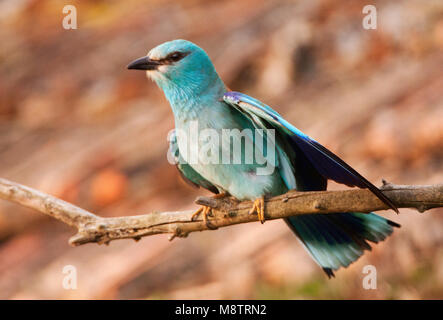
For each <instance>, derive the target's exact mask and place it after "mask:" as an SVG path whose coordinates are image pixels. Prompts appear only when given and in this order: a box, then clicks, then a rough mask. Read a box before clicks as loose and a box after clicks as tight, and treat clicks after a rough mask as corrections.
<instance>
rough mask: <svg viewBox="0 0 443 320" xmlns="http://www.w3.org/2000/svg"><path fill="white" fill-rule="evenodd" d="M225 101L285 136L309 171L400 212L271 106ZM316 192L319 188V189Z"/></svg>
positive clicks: (238, 98)
mask: <svg viewBox="0 0 443 320" xmlns="http://www.w3.org/2000/svg"><path fill="white" fill-rule="evenodd" d="M223 99H224V101H225V102H226V103H228V104H230V105H231V106H233V107H235V108H236V109H237V110H239V111H240V112H242V113H244V114H246V115H248V116H249V117H250V118H251V120H252V121H255V122H257V121H258V122H261V123H262V122H263V121H264V122H266V123H268V124H269V125H271V126H272V127H274V128H275V129H276V130H277V131H278V132H280V133H283V135H285V136H286V139H287V140H288V142H289V143H290V144H291V145H292V146H293V148H294V151H295V152H296V153H297V152H298V153H300V152H301V153H302V154H303V157H304V158H306V159H307V160H308V161H309V164H307V167H309V169H312V168H314V169H315V171H317V172H318V173H319V174H320V175H321V176H322V177H324V178H325V179H331V180H334V181H336V182H338V183H342V184H345V185H347V186H351V187H353V186H356V187H360V188H367V189H369V190H371V191H372V192H373V193H374V194H375V195H376V196H377V197H378V198H379V199H380V200H382V201H383V202H384V203H385V204H387V205H388V206H389V207H390V208H392V209H393V210H394V211H396V212H398V209H397V207H396V206H395V204H394V203H393V202H392V201H391V200H390V199H389V198H387V197H386V196H385V195H384V194H383V193H382V192H381V191H380V190H379V189H378V188H377V187H376V186H374V185H373V184H372V183H370V182H369V181H368V180H366V179H365V178H364V177H363V176H362V175H360V174H359V173H358V172H357V171H355V170H354V169H353V168H352V167H351V166H349V165H348V164H347V163H346V162H344V161H343V160H341V159H340V158H339V157H337V156H336V155H335V154H333V153H332V152H331V151H329V150H328V149H326V148H325V147H323V146H322V145H321V144H319V143H318V142H317V141H315V140H314V139H312V138H310V137H309V136H307V135H306V134H304V133H303V132H301V131H300V130H298V129H297V128H296V127H294V126H293V125H292V124H290V123H289V122H287V121H286V120H285V119H284V118H283V117H282V116H280V115H279V114H278V113H277V112H276V111H274V110H273V109H271V108H270V107H269V106H267V105H265V104H263V103H262V102H260V101H258V100H256V99H254V98H252V97H249V96H247V95H245V94H243V93H240V92H235V91H229V92H227V93H225V94H224V96H223ZM311 171H312V170H311ZM320 180H321V179H320ZM309 189H313V190H315V186H314V188H308V190H309ZM322 189H323V188H322ZM324 189H326V185H324ZM317 190H319V189H318V188H317ZM320 190H321V189H320Z"/></svg>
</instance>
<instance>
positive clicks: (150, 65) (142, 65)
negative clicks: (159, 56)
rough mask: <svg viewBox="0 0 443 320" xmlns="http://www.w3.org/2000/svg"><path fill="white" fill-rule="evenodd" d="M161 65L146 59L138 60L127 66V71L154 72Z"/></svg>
mask: <svg viewBox="0 0 443 320" xmlns="http://www.w3.org/2000/svg"><path fill="white" fill-rule="evenodd" d="M160 65H161V63H160V62H158V61H155V60H151V59H149V58H148V57H142V58H138V59H137V60H134V61H132V62H131V63H130V64H128V69H137V70H156V69H157V68H158V66H160Z"/></svg>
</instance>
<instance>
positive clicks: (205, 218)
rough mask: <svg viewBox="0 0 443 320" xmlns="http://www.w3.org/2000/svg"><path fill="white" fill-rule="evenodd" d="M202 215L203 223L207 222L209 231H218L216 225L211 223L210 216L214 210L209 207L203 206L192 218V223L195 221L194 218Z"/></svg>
mask: <svg viewBox="0 0 443 320" xmlns="http://www.w3.org/2000/svg"><path fill="white" fill-rule="evenodd" d="M200 213H201V214H202V215H203V221H204V222H205V224H206V226H207V227H208V229H212V230H215V229H217V227H215V226H214V225H212V224H211V223H210V222H209V219H208V216H210V215H211V214H212V208H211V207H208V206H201V207H200V208H198V209H197V210H196V211H195V212H194V213H193V214H192V216H191V221H194V218H195V217H197V216H199V215H200Z"/></svg>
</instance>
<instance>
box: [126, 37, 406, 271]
mask: <svg viewBox="0 0 443 320" xmlns="http://www.w3.org/2000/svg"><path fill="white" fill-rule="evenodd" d="M128 69H138V70H146V73H147V76H148V77H149V78H151V79H152V80H153V81H154V82H155V83H156V84H157V85H158V86H159V87H160V89H162V90H163V92H164V94H165V96H166V99H167V100H168V101H169V104H170V106H171V108H172V112H173V114H174V121H175V130H176V132H177V134H175V135H173V137H172V138H171V139H170V145H171V151H172V152H173V155H174V157H175V158H176V159H178V160H179V161H178V164H177V167H178V169H179V171H180V172H181V174H182V176H183V177H184V178H185V179H187V180H188V181H190V182H191V183H192V184H194V185H197V186H201V187H203V188H206V189H208V190H210V191H212V192H213V193H215V194H216V195H215V197H219V196H227V195H229V196H233V197H235V198H237V199H239V200H252V201H253V207H252V209H251V213H254V214H257V215H258V219H259V220H260V221H261V222H262V223H263V222H264V220H265V210H264V209H265V207H264V198H265V197H272V196H277V195H280V194H283V193H286V192H287V191H289V190H291V189H296V190H298V191H318V190H326V187H327V180H329V179H330V180H333V181H336V182H338V183H342V184H345V185H347V186H356V187H360V188H367V189H369V190H371V191H372V192H373V193H374V194H375V195H376V196H377V197H378V198H380V199H381V200H382V201H383V202H384V203H386V204H387V205H388V206H389V207H390V208H392V209H393V210H395V211H396V212H398V210H397V208H396V206H395V205H394V204H393V203H392V201H391V200H390V199H388V198H387V197H386V196H384V194H383V193H382V192H381V191H380V190H379V189H378V188H377V187H375V186H374V185H373V184H371V183H370V182H369V181H368V180H366V179H365V178H364V177H363V176H362V175H360V174H359V173H358V172H357V171H355V170H354V169H353V168H351V167H350V166H349V165H348V164H347V163H345V162H344V161H343V160H341V159H340V158H339V157H337V156H336V155H335V154H333V153H332V152H331V151H329V150H328V149H326V148H325V147H323V146H322V145H321V144H319V143H318V142H317V141H315V140H314V139H312V138H310V137H309V136H307V135H306V134H304V133H302V132H301V131H300V130H298V129H297V128H296V127H294V126H293V125H292V124H290V123H289V122H288V121H286V120H285V119H284V118H283V117H282V116H281V115H280V114H278V113H277V112H276V111H274V110H273V109H271V108H270V107H269V106H267V105H265V104H264V103H262V102H260V101H259V100H257V99H254V98H252V97H250V96H247V95H246V94H243V93H240V92H235V91H231V90H229V89H228V88H227V87H226V85H225V84H224V83H223V81H222V80H221V79H220V77H219V75H218V74H217V72H216V70H215V68H214V65H213V64H212V62H211V60H210V58H209V57H208V55H207V54H206V52H205V51H204V50H203V49H201V48H200V47H198V46H197V45H195V44H194V43H192V42H189V41H186V40H173V41H169V42H165V43H163V44H161V45H159V46H157V47H155V48H153V49H152V50H151V51H149V53H148V54H147V55H146V56H144V57H142V58H139V59H137V60H135V61H133V62H132V63H130V64H129V65H128ZM192 125H194V126H195V125H196V128H197V130H198V133H203V132H204V131H205V130H206V131H205V132H207V131H208V129H210V130H211V131H210V132H211V134H210V135H207V134H206V135H205V138H202V139H200V138H199V139H189V138H186V137H184V136H185V134H182V133H183V132H184V133H186V132H190V130H191V126H192ZM245 129H249V131H247V130H246V131H245ZM226 130H230V131H234V132H243V133H244V132H246V133H244V134H242V135H241V136H240V138H241V142H240V145H241V148H240V149H237V152H240V158H239V159H240V161H237V162H236V161H231V162H226V161H222V160H226V159H224V158H223V156H222V155H224V154H228V158H227V159H228V160H232V158H233V157H235V156H236V154H235V150H236V149H235V148H236V146H233V144H234V143H235V142H238V139H237V141H235V139H234V138H232V137H231V136H229V135H228V136H227V135H226V134H225V133H226ZM254 132H258V133H259V134H254ZM271 132H272V135H271ZM213 133H215V134H216V135H218V137H219V140H220V141H216V140H211V139H213ZM269 137H271V138H272V139H268V138H269ZM210 138H211V139H210ZM267 139H268V140H269V141H271V144H267V143H265V142H266V141H268V140H267ZM264 140H266V141H264ZM208 143H209V144H210V148H209V149H208V146H207V144H208ZM199 148H200V150H201V149H205V150H206V151H207V153H206V154H207V156H208V157H210V158H211V159H212V160H214V159H215V160H217V161H205V159H204V157H196V159H194V160H193V161H190V157H192V152H189V150H199ZM185 150H186V152H185ZM238 150H240V151H238ZM247 150H249V151H251V150H253V154H254V157H253V159H252V161H246V160H247V159H246V158H247V152H246V151H247ZM206 151H205V152H206ZM232 152H233V153H234V154H232ZM271 153H273V154H274V157H271V158H273V161H272V163H271V169H272V170H268V171H267V172H265V174H263V173H261V174H260V172H259V170H260V169H262V170H264V169H265V167H266V166H268V168H269V164H268V163H264V162H263V161H262V160H263V159H265V160H266V159H269V154H271ZM185 154H186V156H185ZM249 160H250V159H249ZM209 211H210V209H209V208H206V207H202V208H200V209H199V210H197V211H196V213H195V215H194V216H196V215H198V214H202V215H203V218H204V220H205V221H208V217H207V215H208V213H209ZM194 216H193V217H194ZM285 221H286V223H287V224H288V226H289V227H290V228H291V230H292V231H293V232H294V233H295V235H296V236H297V237H298V238H299V239H300V241H301V243H302V245H303V246H304V247H305V248H306V249H307V251H308V252H309V254H310V255H311V256H312V258H313V259H314V260H315V261H316V262H317V263H318V264H319V265H320V266H321V267H322V268H323V270H324V272H325V273H326V274H327V276H328V277H331V276H334V273H333V271H335V270H337V269H339V268H340V267H347V266H348V265H349V264H351V263H352V262H354V261H356V260H357V259H358V258H359V257H360V256H361V255H362V254H363V252H364V250H370V249H371V247H370V245H369V243H368V242H374V243H377V242H379V241H382V240H384V239H385V238H386V237H387V236H389V235H390V234H391V233H392V232H393V228H394V227H399V225H398V224H397V223H395V222H392V221H390V220H387V219H385V218H383V217H380V216H378V215H376V214H374V213H340V212H338V213H333V214H308V215H298V216H294V217H290V218H286V219H285Z"/></svg>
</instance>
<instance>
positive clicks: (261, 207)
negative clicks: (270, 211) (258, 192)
mask: <svg viewBox="0 0 443 320" xmlns="http://www.w3.org/2000/svg"><path fill="white" fill-rule="evenodd" d="M254 213H257V217H258V220H259V221H260V222H261V223H262V224H263V223H265V221H266V219H265V198H264V197H261V198H257V199H255V200H254V203H253V204H252V208H251V210H249V214H254Z"/></svg>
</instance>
